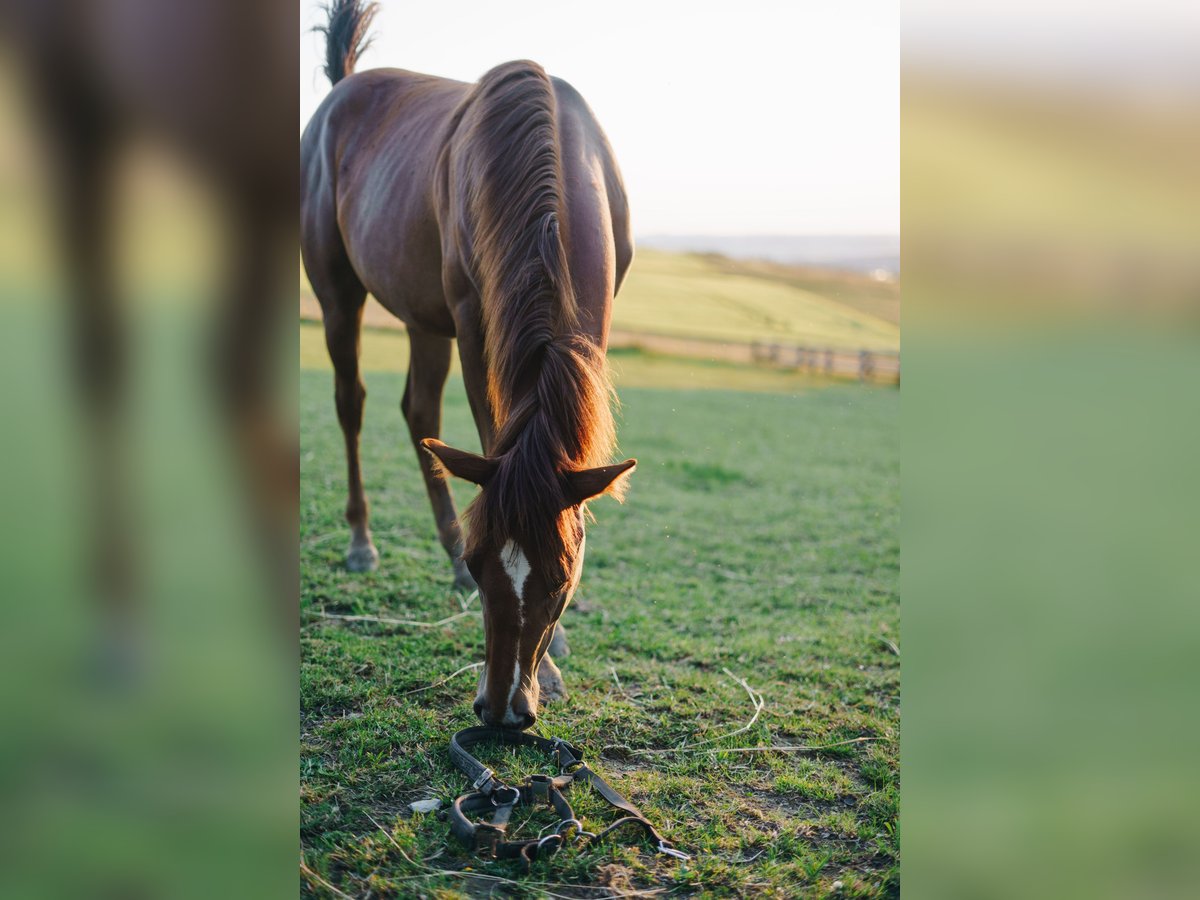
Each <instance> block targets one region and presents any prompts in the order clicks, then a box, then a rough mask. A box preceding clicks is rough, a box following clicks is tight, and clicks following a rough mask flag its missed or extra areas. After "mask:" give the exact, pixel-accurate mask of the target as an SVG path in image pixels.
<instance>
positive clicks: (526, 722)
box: [505, 692, 537, 731]
mask: <svg viewBox="0 0 1200 900" xmlns="http://www.w3.org/2000/svg"><path fill="white" fill-rule="evenodd" d="M505 718H506V719H510V724H511V725H512V726H513V727H515V728H520V729H521V730H522V731H524V730H525V729H527V728H532V727H533V723H534V722H536V721H537V713H536V712H534V710H533V708H532V707H531V706H530V704H529V697H528V695H527V694H525V693H523V692H522V693H520V694H518V695H517V696H516V697H513V703H512V713H511V717H510V716H505Z"/></svg>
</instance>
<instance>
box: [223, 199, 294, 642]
mask: <svg viewBox="0 0 1200 900" xmlns="http://www.w3.org/2000/svg"><path fill="white" fill-rule="evenodd" d="M217 186H218V187H219V189H220V190H222V192H223V193H224V196H225V202H226V206H225V216H226V218H225V227H224V228H223V232H224V233H225V234H227V235H228V236H229V238H230V240H229V243H228V246H227V247H226V250H225V255H224V258H223V260H222V264H223V267H224V269H225V271H224V282H225V283H224V285H223V287H222V289H221V291H220V294H219V300H218V308H217V313H216V319H215V322H214V326H215V327H214V330H213V333H212V335H211V350H210V352H211V357H210V369H209V382H210V384H211V385H212V388H213V390H214V392H215V394H216V398H217V401H218V404H219V408H220V410H221V414H222V416H223V419H224V421H223V423H222V424H223V425H224V427H225V429H226V439H227V440H228V442H229V444H230V449H231V451H232V453H233V456H234V458H235V462H236V465H237V477H238V479H239V481H238V487H239V489H240V493H241V495H242V496H243V497H244V498H245V510H246V513H247V514H248V517H249V521H250V524H251V526H252V527H253V529H254V531H255V536H254V537H255V541H256V544H257V547H258V549H259V551H260V553H261V555H262V556H263V559H264V560H265V563H266V570H267V574H268V576H269V577H270V579H271V582H270V583H271V586H272V589H273V590H274V592H275V598H274V600H275V604H276V606H277V608H278V610H279V613H280V615H281V619H280V622H281V625H282V633H283V634H284V636H285V638H286V639H287V641H288V642H289V645H290V647H291V648H292V649H294V646H295V641H296V635H297V634H298V633H299V632H298V630H297V629H298V628H299V624H300V622H299V605H298V603H297V597H298V577H299V575H298V571H299V570H298V568H297V566H298V560H297V558H296V553H297V546H296V538H295V526H296V520H297V516H298V505H299V498H298V496H297V494H296V484H297V483H298V478H299V472H298V465H299V451H298V447H297V443H296V441H297V438H296V434H295V432H294V431H292V430H291V428H290V427H289V425H288V423H287V421H286V418H285V417H283V416H281V415H280V412H279V401H280V400H281V399H282V397H281V394H280V383H279V374H280V373H279V372H278V368H277V366H276V364H275V356H274V354H273V353H271V352H270V351H271V348H272V346H273V342H274V338H275V335H276V333H277V332H278V331H279V330H280V329H281V328H282V327H284V326H285V324H286V322H287V313H288V312H292V314H293V315H294V314H295V313H294V310H293V309H292V307H291V306H290V304H289V302H288V301H289V300H290V294H291V291H290V290H288V283H287V282H288V279H289V276H291V277H294V275H293V273H294V272H295V269H294V268H293V267H294V266H295V261H294V260H295V258H294V256H293V255H292V254H293V253H294V252H295V250H294V249H293V248H294V247H295V243H294V241H295V235H294V234H293V232H292V230H291V227H290V226H291V223H290V221H289V219H290V218H291V217H293V216H294V215H295V213H294V212H290V214H289V210H288V204H287V202H286V200H287V198H285V197H280V196H278V195H276V196H271V195H269V194H262V193H259V192H257V191H255V190H254V186H253V185H248V184H246V183H245V182H244V181H243V180H242V179H233V178H230V179H222V180H221V181H220V182H218V183H217ZM289 251H291V252H289ZM289 432H290V433H289Z"/></svg>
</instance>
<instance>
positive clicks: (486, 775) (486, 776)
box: [471, 769, 496, 791]
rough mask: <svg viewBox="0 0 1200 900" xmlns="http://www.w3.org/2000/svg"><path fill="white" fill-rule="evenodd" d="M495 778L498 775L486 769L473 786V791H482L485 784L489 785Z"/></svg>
mask: <svg viewBox="0 0 1200 900" xmlns="http://www.w3.org/2000/svg"><path fill="white" fill-rule="evenodd" d="M495 777H496V773H495V772H493V771H492V770H491V769H484V770H483V774H482V775H480V776H479V777H478V778H476V779H475V782H474V783H473V784H472V785H471V790H473V791H478V790H481V789H482V788H483V786H484V785H485V784H487V783H488V782H489V781H491V780H492V779H493V778H495Z"/></svg>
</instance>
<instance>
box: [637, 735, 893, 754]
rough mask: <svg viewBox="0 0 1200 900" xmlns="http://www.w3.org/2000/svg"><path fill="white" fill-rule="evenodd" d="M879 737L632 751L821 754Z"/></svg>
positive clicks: (646, 752)
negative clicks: (781, 745)
mask: <svg viewBox="0 0 1200 900" xmlns="http://www.w3.org/2000/svg"><path fill="white" fill-rule="evenodd" d="M882 740H883V738H881V737H856V738H851V739H850V740H848V741H834V742H833V743H831V744H820V745H817V744H814V745H812V746H807V745H803V744H794V745H791V746H787V747H730V748H728V749H726V748H724V747H707V748H705V749H702V750H701V749H697V748H696V747H695V745H692V746H690V747H679V748H678V749H669V750H632V751H630V752H632V753H636V754H638V755H639V756H649V755H658V754H664V755H665V754H670V753H775V752H779V753H821V752H823V751H825V750H832V749H833V748H834V747H846V746H849V745H850V744H865V743H867V742H868V741H882Z"/></svg>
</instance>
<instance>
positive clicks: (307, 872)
mask: <svg viewBox="0 0 1200 900" xmlns="http://www.w3.org/2000/svg"><path fill="white" fill-rule="evenodd" d="M300 874H302V875H304V876H305V877H306V878H308V879H309V880H310V881H315V882H316V883H317V884H319V885H320V886H321V887H323V888H325V889H326V890H328V891H330V892H331V893H333V894H336V895H337V896H338V897H345V898H346V900H354V898H353V897H352V896H350V895H349V894H347V893H346V892H345V891H339V890H338V889H337V888H336V887H334V886H333V885H332V884H330V883H329V882H328V881H326V880H325V879H324V878H322V877H321V876H320V875H318V874H317V873H316V872H314V871H313V870H312V869H310V868H309V867H308V864H307V863H306V862H305V861H304V856H303V854H301V856H300Z"/></svg>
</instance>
